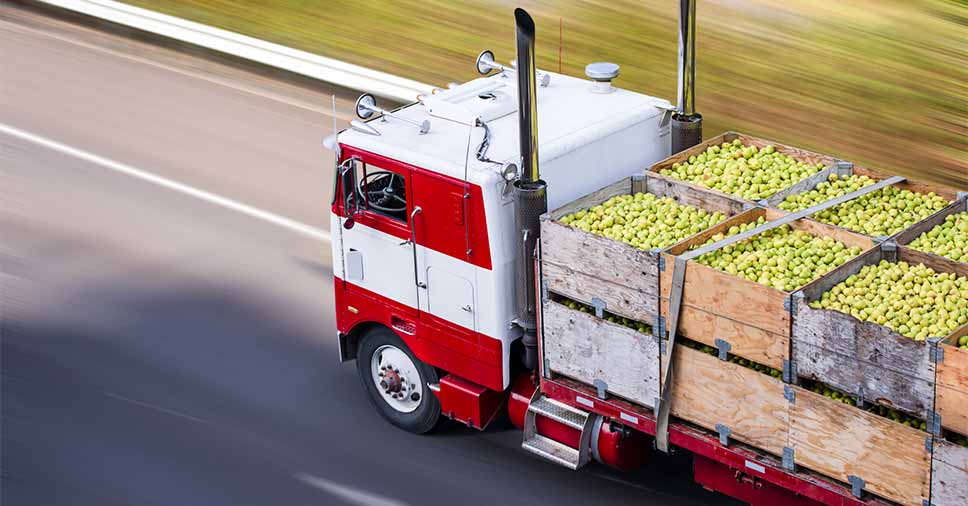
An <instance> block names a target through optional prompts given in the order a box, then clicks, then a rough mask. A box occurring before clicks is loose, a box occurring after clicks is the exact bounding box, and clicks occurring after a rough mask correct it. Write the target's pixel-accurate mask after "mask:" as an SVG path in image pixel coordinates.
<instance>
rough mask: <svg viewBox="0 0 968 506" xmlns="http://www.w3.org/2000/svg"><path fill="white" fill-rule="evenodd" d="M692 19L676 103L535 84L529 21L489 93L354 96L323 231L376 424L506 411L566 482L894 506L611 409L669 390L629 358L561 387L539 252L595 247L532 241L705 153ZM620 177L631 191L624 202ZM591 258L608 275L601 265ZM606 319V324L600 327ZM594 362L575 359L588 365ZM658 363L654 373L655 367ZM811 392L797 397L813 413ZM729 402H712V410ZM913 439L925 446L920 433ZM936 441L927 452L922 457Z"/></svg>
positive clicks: (488, 68) (665, 420) (482, 65)
mask: <svg viewBox="0 0 968 506" xmlns="http://www.w3.org/2000/svg"><path fill="white" fill-rule="evenodd" d="M680 8H681V11H680V27H679V90H678V97H677V98H678V100H677V104H676V106H675V107H673V105H672V104H670V103H669V102H668V101H666V100H664V99H660V98H655V97H650V96H646V95H643V94H639V93H634V92H631V91H628V90H623V89H621V88H620V87H617V86H615V85H614V83H615V82H616V81H618V82H620V79H619V69H618V66H617V65H613V64H608V63H592V64H589V65H588V66H587V67H586V77H587V78H585V79H581V78H577V77H572V76H567V75H562V74H557V73H553V72H548V71H544V70H537V69H536V68H535V63H534V23H533V21H532V20H531V18H530V16H528V14H527V13H525V12H524V11H523V10H520V9H517V10H516V11H515V19H516V25H517V55H516V65H508V66H505V65H502V64H500V63H497V62H496V61H495V58H494V55H493V54H492V53H491V52H490V51H484V52H482V53H481V54H480V56H479V57H478V59H477V62H476V67H477V70H478V71H479V72H480V73H481V74H482V75H483V77H480V78H478V79H475V80H472V81H470V82H466V83H463V84H452V85H450V86H448V87H447V88H446V89H439V90H435V91H434V93H432V94H429V95H426V96H421V97H418V100H417V101H416V102H414V103H412V104H408V105H405V106H403V107H401V108H399V109H396V110H393V111H387V110H383V109H381V108H380V107H379V106H378V105H377V103H376V100H375V99H374V97H372V96H370V95H363V96H361V97H360V99H359V100H358V101H357V104H356V112H357V115H358V116H359V118H360V119H359V120H354V121H352V122H351V125H350V127H349V128H347V129H346V130H343V131H341V132H339V133H338V134H337V135H335V136H334V137H330V138H328V139H327V141H326V143H325V144H326V145H327V147H329V148H331V149H333V150H334V151H336V153H337V156H336V170H335V177H334V191H333V195H334V198H333V202H332V214H331V223H330V230H331V231H332V232H331V234H332V258H333V275H334V288H335V292H336V293H335V301H336V308H335V309H336V324H337V328H338V337H339V350H340V351H339V353H340V358H341V360H342V361H352V360H355V363H356V367H357V370H358V373H359V375H360V378H361V381H362V384H363V388H364V389H365V391H366V392H367V395H368V398H369V399H370V401H371V402H372V404H373V406H374V407H375V408H376V410H377V411H378V412H379V413H380V414H381V415H382V416H383V417H385V418H386V419H387V420H388V421H389V422H391V423H392V424H394V425H396V426H398V427H399V428H402V429H404V430H407V431H410V432H414V433H426V432H429V431H430V430H432V429H433V428H434V427H435V426H436V425H437V423H438V422H439V421H440V420H441V419H443V418H450V419H453V420H456V421H459V422H461V423H464V424H466V425H467V426H469V427H473V428H475V429H478V430H484V429H485V428H486V427H487V426H488V424H489V423H490V422H491V421H493V420H494V419H495V418H496V417H497V416H498V415H499V414H500V413H503V412H506V413H507V415H508V417H509V418H510V420H511V422H512V423H513V424H514V425H516V426H517V427H518V428H520V429H522V430H523V433H524V434H523V441H522V448H524V449H525V450H527V451H529V452H531V453H534V454H536V455H539V456H541V457H543V458H545V459H547V460H550V461H552V462H555V463H557V464H560V465H563V466H566V467H569V468H572V469H577V468H579V467H582V466H583V465H585V464H587V463H588V462H590V461H591V460H596V461H598V462H600V463H603V464H606V465H609V466H612V467H615V468H618V469H623V470H628V469H633V468H635V467H636V466H637V465H639V464H640V463H641V462H642V460H643V459H644V458H645V457H646V456H647V455H648V454H649V453H650V452H651V451H652V450H653V446H655V447H656V448H658V449H659V450H661V451H664V452H672V451H674V450H679V451H689V452H691V453H692V454H693V462H694V479H695V480H696V481H697V482H699V483H700V484H702V485H703V486H704V487H705V488H707V489H710V490H716V491H719V492H722V493H725V494H728V495H730V496H732V497H735V498H738V499H740V500H743V501H745V502H748V503H750V504H756V505H768V504H769V505H775V504H784V505H785V504H791V505H819V504H835V505H842V506H847V505H851V506H861V505H872V504H887V503H885V502H883V501H882V500H881V499H878V498H876V497H873V495H871V494H865V493H864V481H863V479H859V478H858V479H856V480H855V479H853V478H857V477H852V478H851V480H850V484H845V483H842V482H841V481H837V480H834V479H830V478H826V477H824V476H821V475H820V474H815V473H812V472H810V471H807V470H806V469H800V468H799V467H797V465H796V461H795V460H794V456H793V455H792V454H790V455H787V453H786V448H783V451H782V452H780V451H779V450H780V448H779V447H780V446H785V445H786V439H783V440H782V441H778V442H777V445H776V446H777V447H776V448H772V447H771V448H765V447H757V446H755V445H752V444H750V445H746V444H740V443H738V442H737V441H734V440H733V439H732V438H731V437H730V428H729V427H723V428H722V429H717V430H719V433H718V434H717V433H716V432H715V431H712V430H710V429H709V428H708V427H706V428H702V427H701V426H700V425H702V424H699V425H693V424H690V423H686V422H685V421H683V420H681V419H678V418H675V417H672V418H669V416H668V415H669V414H668V411H667V410H668V405H669V404H668V400H665V401H663V402H664V404H663V403H660V399H659V398H658V394H657V395H656V397H650V396H651V394H648V395H646V396H639V399H640V400H641V402H630V401H628V400H627V399H628V398H629V396H625V397H624V398H623V397H619V396H613V395H611V393H612V392H614V391H616V390H619V389H620V387H621V386H622V385H619V384H618V381H613V380H612V379H610V381H612V385H608V384H606V383H605V382H604V381H601V382H600V381H598V380H594V381H593V380H592V379H589V378H606V377H607V378H617V379H618V380H620V381H629V382H632V383H630V384H631V385H632V386H631V388H634V387H635V385H636V384H637V385H638V386H642V385H643V384H644V383H643V381H646V378H645V376H649V378H648V381H651V382H652V383H653V384H658V377H657V376H658V373H648V372H643V371H644V369H642V368H639V369H635V368H634V367H633V369H634V370H632V374H626V375H624V376H621V375H618V376H617V375H616V371H617V369H620V368H621V367H620V366H619V365H618V363H619V362H621V363H626V364H627V363H630V362H636V361H635V360H634V357H633V356H625V355H622V354H621V353H619V355H616V356H615V358H614V361H615V362H616V363H615V364H610V363H605V364H602V365H599V366H598V368H596V369H595V370H586V371H584V373H587V374H584V373H582V371H579V372H578V373H576V374H574V375H572V376H571V377H569V376H568V375H560V376H559V375H557V374H553V373H552V372H551V369H552V368H557V369H558V370H568V369H569V367H568V366H569V363H568V361H569V358H568V357H569V355H568V353H555V356H554V357H553V359H554V362H552V361H551V360H550V357H549V356H545V352H546V350H542V346H543V345H542V343H544V342H545V340H546V339H547V337H548V336H550V335H551V334H550V333H548V334H546V335H544V334H543V333H545V332H550V331H549V329H548V328H543V327H546V326H543V323H542V318H543V317H544V316H548V318H549V322H550V318H551V317H552V316H553V315H552V314H551V313H550V312H549V311H550V310H549V309H548V308H551V309H553V310H556V311H558V312H559V315H557V316H556V318H558V320H557V321H559V322H560V321H565V322H568V317H565V318H564V319H562V318H561V317H560V315H561V314H564V313H562V311H563V310H562V309H561V308H563V307H564V306H561V305H560V304H557V303H552V302H553V301H552V299H551V297H550V296H549V295H548V290H547V289H548V287H547V285H546V283H545V279H543V274H542V273H541V272H539V271H540V270H541V269H542V265H543V261H542V259H543V258H544V257H543V255H544V256H547V257H551V256H553V255H556V254H558V253H561V251H552V250H550V249H551V248H554V247H561V248H566V249H568V251H569V253H568V254H569V255H570V262H571V263H572V264H581V263H583V262H584V261H585V260H584V259H583V257H582V254H583V252H584V251H592V250H593V249H594V248H592V247H591V245H589V244H586V243H583V242H582V239H579V235H577V234H576V235H573V236H571V237H572V238H571V239H565V241H566V242H562V239H561V237H562V236H560V235H559V236H558V238H557V239H556V241H558V242H557V243H555V242H553V241H550V237H549V238H548V239H549V240H545V238H542V240H541V241H539V240H538V239H539V234H541V230H542V229H543V228H542V227H541V226H540V223H541V222H542V220H547V219H548V218H547V217H548V214H546V213H547V212H548V211H549V210H558V211H556V212H560V209H561V208H562V207H563V206H566V205H568V204H571V203H573V202H574V201H576V200H578V199H581V200H582V201H585V202H601V201H602V200H604V199H605V198H607V197H608V196H612V195H616V194H619V193H622V192H628V191H629V188H631V191H635V187H636V186H635V185H637V184H644V183H643V181H646V180H647V179H648V178H649V177H650V176H643V175H642V174H643V171H644V170H645V169H647V168H649V167H650V166H652V165H653V164H655V163H657V162H659V161H661V160H664V159H666V158H668V157H670V156H671V155H673V154H676V153H680V152H681V151H683V150H686V149H687V148H690V147H692V146H695V145H696V144H699V143H700V142H701V136H702V118H701V116H700V115H699V114H697V113H696V112H695V110H694V100H693V95H694V94H693V81H694V33H695V2H694V0H682V1H681V2H680ZM727 135H733V136H735V134H727ZM663 163H665V162H663ZM623 179H624V180H626V181H629V182H630V183H629V185H627V186H628V188H626V187H622V188H620V189H619V193H615V192H616V188H618V187H619V186H622V184H623V183H622V180H623ZM616 185H618V186H616ZM599 189H602V191H600V192H598V190H599ZM596 192H597V193H596ZM680 196H681V197H682V198H683V199H684V200H683V202H686V201H687V200H688V199H689V198H690V196H689V195H688V194H686V193H683V194H681V195H680ZM677 198H678V197H677ZM716 199H720V200H721V202H719V203H715V202H712V201H709V202H707V203H710V204H716V205H720V206H721V207H722V209H724V210H728V209H733V210H734V211H735V212H736V213H740V212H743V210H744V209H746V208H747V207H748V206H747V205H746V204H743V203H736V202H731V201H729V200H728V199H725V200H723V199H722V196H720V197H716ZM731 206H734V207H731ZM735 206H738V207H735ZM727 214H728V213H727ZM733 214H735V213H733ZM542 216H544V218H541V217H542ZM567 241H570V242H567ZM554 244H558V245H559V246H554ZM542 248H549V251H545V252H542V251H541V250H542ZM595 251H600V250H595ZM640 253H641V255H648V254H651V255H652V256H650V257H646V256H641V255H640ZM663 255H665V254H664V253H663ZM639 258H643V259H646V260H643V262H651V264H650V265H651V266H652V267H646V266H644V264H643V268H642V269H641V270H642V271H643V272H640V273H638V274H642V275H646V274H647V273H646V272H644V271H645V269H647V268H649V269H657V267H655V266H656V265H658V264H656V262H658V261H659V260H660V257H659V256H658V255H657V253H655V252H646V251H639V252H637V253H635V254H634V255H630V256H628V257H625V258H618V257H616V258H615V261H616V262H623V261H624V262H625V263H626V264H627V265H632V266H633V268H634V266H635V265H638V264H637V263H636V262H637V259H639ZM587 261H588V263H589V264H591V263H594V264H595V265H596V266H601V265H603V261H602V259H601V258H588V259H587ZM671 262H672V263H677V261H676V260H675V259H673V260H672V261H671ZM667 263H669V262H667ZM575 267H576V269H577V268H578V267H580V266H579V265H575ZM670 273H672V271H671V270H669V271H667V272H666V273H664V274H663V276H665V275H667V274H670ZM633 274H634V273H633ZM651 275H652V276H657V275H658V274H656V273H652V274H651ZM559 279H562V278H559ZM613 281H614V280H613ZM663 283H665V281H663ZM680 284H681V282H680ZM671 285H673V286H674V285H675V281H674V280H673V282H672V283H671ZM602 286H605V285H604V282H603V284H602ZM664 286H665V285H664ZM680 292H681V290H680ZM633 298H634V297H632V298H629V299H628V300H631V301H632V306H634V307H632V309H633V310H635V309H637V308H638V306H636V305H635V303H634V302H635V301H634V300H632V299H633ZM549 301H551V302H549ZM586 302H590V303H591V304H593V305H594V304H595V303H596V300H594V299H593V300H590V301H586ZM598 302H601V301H600V300H599V301H598ZM543 306H544V308H545V309H542V307H543ZM603 307H604V306H602V307H596V308H595V312H596V313H598V314H597V315H596V316H597V317H599V320H598V321H602V320H601V316H602V314H601V313H602V309H603ZM555 308H557V309H555ZM653 312H654V308H653ZM576 321H577V320H575V319H573V320H571V323H570V324H569V325H571V327H570V328H571V329H572V330H574V329H577V328H578V325H577V324H576V323H575V322H576ZM648 323H653V322H648ZM655 323H656V325H655V329H657V330H656V331H655V332H656V334H655V339H654V340H653V336H650V335H646V334H641V335H639V336H637V337H635V339H637V340H638V341H636V342H637V343H639V344H641V345H642V346H646V345H647V344H648V343H651V344H648V345H649V346H651V345H654V347H655V349H656V350H658V349H660V347H659V343H660V341H661V336H662V333H663V330H662V329H663V323H662V322H661V321H656V322H655ZM673 328H674V324H673ZM590 332H591V331H590ZM633 332H634V331H633ZM640 332H641V330H640ZM572 334H573V335H575V338H576V339H577V340H578V341H582V336H581V335H577V334H579V333H576V332H572ZM669 335H670V336H674V335H675V332H670V333H669ZM592 337H593V336H592V335H590V334H589V335H588V342H589V343H590V342H592V341H593V339H592ZM601 339H602V336H598V342H601ZM670 341H671V337H670ZM635 346H638V345H634V346H633V347H635ZM677 346H678V345H677ZM669 347H670V348H671V345H670V346H669ZM640 348H641V347H640ZM576 349H579V350H580V347H578V348H576ZM631 349H632V348H630V350H631ZM643 349H644V348H641V349H639V350H638V351H642V350H643ZM559 351H560V350H559ZM721 351H722V350H721ZM569 353H570V352H569ZM697 356H698V360H700V361H702V360H706V361H707V362H708V361H709V360H713V361H715V360H716V359H715V358H712V357H710V358H708V359H706V358H703V357H707V356H706V355H703V354H701V353H700V354H699V355H697ZM586 358H587V357H586ZM721 358H722V357H721ZM582 360H583V359H580V357H574V360H573V362H574V363H575V364H576V365H577V364H578V363H579V362H581V364H582V365H581V366H580V367H586V365H587V363H588V362H587V360H585V361H582ZM638 362H642V363H643V364H644V363H645V361H638ZM638 362H637V363H638ZM549 364H551V365H549ZM654 364H655V367H656V368H658V367H659V366H658V364H659V357H658V352H656V356H655V362H654ZM643 367H645V366H644V365H643ZM649 367H651V365H650V366H649ZM716 367H719V366H718V365H717V366H716ZM662 368H664V369H667V370H671V369H672V367H671V365H668V366H667V365H665V364H663V365H662ZM586 369H587V367H586ZM750 374H754V373H750ZM756 374H758V373H756ZM610 375H611V376H610ZM581 377H584V378H585V380H580V379H576V378H581ZM750 378H751V380H750V381H751V385H752V384H753V383H756V382H765V381H774V383H775V384H774V383H771V384H769V385H767V387H765V388H768V389H772V390H770V391H771V392H772V394H771V395H774V396H776V397H779V402H781V403H784V402H787V401H786V400H784V397H786V398H788V399H792V397H791V395H788V393H789V392H788V390H789V391H790V392H793V390H792V387H789V386H786V385H785V384H784V383H782V382H780V380H773V379H772V378H770V377H769V376H765V377H760V376H755V377H754V376H751V377H750ZM764 378H765V379H764ZM635 382H638V383H635ZM693 388H694V389H695V388H699V389H700V390H703V391H705V387H704V386H702V385H696V386H694V387H693ZM753 390H755V389H753ZM664 391H666V390H664ZM808 394H809V395H812V394H811V393H801V394H799V395H800V396H802V397H804V399H803V400H804V401H806V400H809V395H808ZM751 395H754V396H755V394H751ZM633 397H634V396H633ZM720 400H721V399H718V398H713V399H706V401H708V402H709V403H712V404H716V405H717V406H718V404H717V403H719V401H720ZM653 401H654V402H653ZM747 401H755V402H753V403H754V404H755V403H756V402H761V401H762V399H756V398H748V399H747ZM791 402H792V401H791ZM663 406H664V407H665V408H666V412H665V413H663V409H662V407H663ZM725 409H729V408H728V407H726V408H725ZM783 409H786V408H785V407H783ZM784 413H785V411H784ZM784 416H785V415H784ZM754 425H756V423H755V421H754ZM757 426H759V425H757ZM844 434H846V432H844ZM769 436H770V435H769V434H765V435H764V437H766V438H769ZM653 437H654V439H653ZM777 437H779V435H778V436H777ZM865 437H866V436H865ZM911 437H912V438H913V439H912V441H913V442H914V444H913V446H915V447H917V446H918V444H920V445H921V447H922V450H923V447H924V446H925V444H923V443H921V442H920V441H922V440H921V439H918V438H920V437H921V436H920V435H918V433H917V432H916V431H915V433H914V434H913V436H911ZM773 439H775V438H773ZM740 440H742V438H740ZM932 441H933V440H932V438H931V437H930V436H929V437H928V438H927V440H926V444H927V448H928V451H930V449H931V444H932ZM761 446H762V445H761ZM909 446H911V445H909ZM771 450H772V451H771ZM915 450H916V451H919V450H918V448H915ZM819 451H821V453H822V451H823V449H822V448H821V449H820V450H819ZM781 453H782V458H781V457H780V456H779V455H780V454H781ZM922 453H923V452H922ZM788 457H789V458H788ZM797 458H799V457H797ZM927 458H928V461H929V463H930V456H929V457H927ZM919 493H920V492H919Z"/></svg>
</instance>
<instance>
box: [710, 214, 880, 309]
mask: <svg viewBox="0 0 968 506" xmlns="http://www.w3.org/2000/svg"><path fill="white" fill-rule="evenodd" d="M757 223H761V221H759V220H758V221H757ZM754 226H755V225H754ZM746 228H747V229H749V228H752V227H751V226H749V225H747V227H746ZM742 231H743V227H731V229H730V230H729V233H728V234H726V235H735V234H736V233H740V232H742ZM718 235H719V234H717V236H718ZM720 238H721V237H720ZM712 240H717V237H716V236H714V237H713V238H712ZM862 251H863V250H862V249H861V248H859V247H847V246H846V245H845V244H844V243H842V242H840V241H837V240H835V239H832V238H829V237H817V236H814V235H811V234H809V233H807V232H804V231H802V230H794V229H792V228H791V227H790V226H789V225H782V226H779V227H777V228H774V229H772V230H768V231H766V232H763V233H762V234H759V235H756V236H754V237H751V238H749V239H746V240H745V241H742V242H739V243H736V244H731V245H729V246H726V247H724V248H721V249H719V250H716V251H714V252H711V253H707V254H705V255H701V256H699V257H697V258H696V262H699V263H700V264H703V265H706V266H709V267H712V268H714V269H718V270H720V271H723V272H726V273H729V274H732V275H734V276H739V277H742V278H745V279H748V280H750V281H754V282H756V283H760V284H762V285H766V286H771V287H773V288H776V289H777V290H783V291H786V292H792V291H794V290H796V289H798V288H800V287H801V286H804V285H806V284H807V283H809V282H811V281H813V280H814V279H817V278H818V277H820V276H822V275H824V274H826V273H827V272H830V271H831V270H833V269H835V268H837V267H839V266H840V265H843V264H844V263H845V262H847V261H848V260H850V259H851V258H853V257H855V256H857V255H859V254H860V253H861V252H862Z"/></svg>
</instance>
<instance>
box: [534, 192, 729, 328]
mask: <svg viewBox="0 0 968 506" xmlns="http://www.w3.org/2000/svg"><path fill="white" fill-rule="evenodd" d="M645 192H648V193H652V194H653V195H656V196H659V197H670V198H673V199H675V200H676V201H677V202H678V203H680V204H684V205H689V206H693V207H698V208H701V209H704V210H706V211H709V212H716V211H718V212H720V213H723V214H725V215H726V216H731V215H735V214H738V213H740V212H742V211H743V207H744V204H743V202H742V201H740V200H739V199H736V198H733V197H726V196H720V195H715V194H712V193H710V192H708V191H706V190H702V189H695V188H692V187H689V186H686V185H684V184H682V183H680V182H677V181H667V180H662V179H659V178H657V177H655V176H654V175H652V174H646V175H641V176H633V177H629V178H625V179H622V180H620V181H617V182H615V183H613V184H611V185H608V186H606V187H604V188H602V189H600V190H598V191H596V192H593V193H591V194H589V195H586V196H585V197H582V198H580V199H578V200H576V201H574V202H571V203H569V204H567V205H565V206H563V207H560V208H558V209H555V210H554V211H551V212H549V213H546V214H544V215H542V216H541V275H542V278H543V283H544V286H545V288H546V289H547V290H550V291H552V292H555V293H558V294H561V295H564V296H566V297H568V298H570V299H574V300H577V301H579V302H583V303H585V304H589V305H593V301H594V300H595V299H598V300H600V301H602V302H604V304H605V308H606V310H607V311H609V312H611V313H614V314H617V315H620V316H624V317H626V318H630V319H632V320H637V321H642V322H646V323H648V324H650V325H651V324H652V323H654V321H655V317H656V315H657V314H658V294H659V256H658V253H657V252H655V251H645V250H642V249H639V248H636V247H634V246H631V245H629V244H625V243H623V242H621V241H616V240H614V239H609V238H607V237H603V236H600V235H596V234H592V233H590V232H585V231H583V230H579V229H577V228H575V227H572V226H569V225H565V224H563V223H561V222H559V221H558V220H559V219H560V218H562V217H563V216H566V215H569V214H572V213H575V212H578V211H581V210H583V209H588V208H590V207H594V206H596V205H598V204H601V203H602V202H605V201H606V200H608V199H610V198H612V197H615V196H618V195H630V194H635V193H645Z"/></svg>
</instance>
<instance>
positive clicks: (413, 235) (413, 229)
mask: <svg viewBox="0 0 968 506" xmlns="http://www.w3.org/2000/svg"><path fill="white" fill-rule="evenodd" d="M422 212H423V209H422V208H421V207H420V206H416V207H414V208H413V211H411V213H410V241H409V242H410V246H411V247H413V282H414V284H415V285H417V288H427V284H426V283H421V282H420V277H419V275H418V268H417V222H416V221H414V218H416V217H417V215H418V214H420V213H422ZM407 242H408V241H404V242H402V243H400V245H401V246H402V245H404V244H407Z"/></svg>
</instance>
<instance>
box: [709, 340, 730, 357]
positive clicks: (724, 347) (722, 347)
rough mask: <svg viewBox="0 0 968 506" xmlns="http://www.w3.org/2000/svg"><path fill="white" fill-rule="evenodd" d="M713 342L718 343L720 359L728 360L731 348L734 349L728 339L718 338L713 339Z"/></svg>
mask: <svg viewBox="0 0 968 506" xmlns="http://www.w3.org/2000/svg"><path fill="white" fill-rule="evenodd" d="M713 343H714V344H715V345H716V349H717V350H719V360H728V359H729V350H731V349H733V347H732V346H731V345H730V344H729V341H726V340H725V339H716V340H715V341H713Z"/></svg>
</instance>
